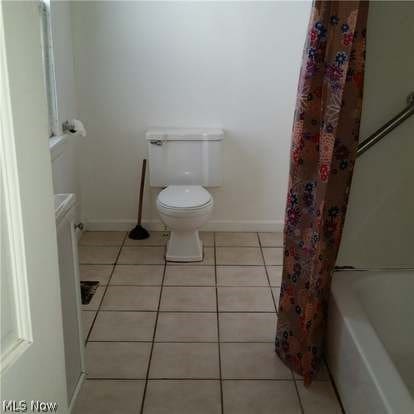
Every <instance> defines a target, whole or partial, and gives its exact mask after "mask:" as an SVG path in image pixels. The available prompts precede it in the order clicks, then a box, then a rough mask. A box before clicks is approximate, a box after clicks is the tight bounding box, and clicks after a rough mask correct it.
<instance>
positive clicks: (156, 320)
mask: <svg viewBox="0 0 414 414" xmlns="http://www.w3.org/2000/svg"><path fill="white" fill-rule="evenodd" d="M165 249H166V247H165ZM165 249H164V254H165ZM166 270H167V262H166V261H165V262H164V271H163V274H162V281H161V289H160V295H159V298H158V307H157V314H156V316H155V324H154V333H153V335H152V343H151V350H150V354H149V357H148V366H147V373H146V377H145V385H144V391H143V393H142V401H141V408H140V414H143V412H144V404H145V398H146V396H147V389H148V377H149V373H150V369H151V362H152V354H153V352H154V345H155V335H156V333H157V325H158V318H159V315H160V312H159V311H160V307H161V299H162V291H163V288H164V280H165V273H166Z"/></svg>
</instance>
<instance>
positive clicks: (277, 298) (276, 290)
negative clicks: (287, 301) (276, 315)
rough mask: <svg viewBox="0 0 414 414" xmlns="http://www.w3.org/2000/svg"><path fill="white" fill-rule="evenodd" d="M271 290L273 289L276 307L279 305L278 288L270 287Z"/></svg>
mask: <svg viewBox="0 0 414 414" xmlns="http://www.w3.org/2000/svg"><path fill="white" fill-rule="evenodd" d="M272 291H273V297H274V298H275V304H276V308H278V307H279V296H280V288H272ZM276 310H277V309H276Z"/></svg>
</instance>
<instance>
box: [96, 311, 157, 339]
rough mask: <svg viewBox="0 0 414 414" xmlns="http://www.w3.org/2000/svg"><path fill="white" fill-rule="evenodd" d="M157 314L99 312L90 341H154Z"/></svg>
mask: <svg viewBox="0 0 414 414" xmlns="http://www.w3.org/2000/svg"><path fill="white" fill-rule="evenodd" d="M155 318H156V312H116V311H109V312H102V311H101V312H99V313H98V316H97V318H96V321H95V324H94V326H93V329H92V332H91V334H90V336H89V341H152V338H153V335H154V327H155Z"/></svg>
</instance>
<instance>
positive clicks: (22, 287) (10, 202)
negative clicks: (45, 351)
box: [0, 7, 33, 371]
mask: <svg viewBox="0 0 414 414" xmlns="http://www.w3.org/2000/svg"><path fill="white" fill-rule="evenodd" d="M0 107H1V108H2V116H1V118H0V168H1V174H0V180H2V185H3V189H4V202H5V210H6V211H5V213H6V214H5V216H6V220H7V228H8V233H9V234H8V236H9V247H10V261H11V271H12V289H13V292H14V303H15V306H16V319H17V335H18V338H19V339H18V341H17V342H16V345H15V347H14V348H13V349H12V350H11V352H9V353H7V355H5V356H4V358H2V360H1V366H0V370H1V371H3V370H4V369H6V368H8V367H10V365H11V364H12V363H13V362H14V361H16V359H17V358H19V357H20V355H21V354H22V353H23V352H24V351H25V350H26V349H28V348H29V346H30V344H31V343H32V342H33V332H32V321H31V314H30V298H29V288H28V273H27V264H26V250H25V245H24V227H23V218H22V214H21V213H22V207H21V206H22V204H21V199H20V183H19V176H18V167H17V156H16V148H15V136H14V126H13V115H12V105H11V100H10V89H9V74H8V70H7V56H6V43H5V38H4V25H3V9H2V7H0Z"/></svg>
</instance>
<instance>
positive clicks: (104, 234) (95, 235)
mask: <svg viewBox="0 0 414 414" xmlns="http://www.w3.org/2000/svg"><path fill="white" fill-rule="evenodd" d="M125 236H126V232H125V231H85V232H84V233H83V234H82V237H81V239H80V240H79V245H80V246H121V245H122V243H123V242H124V239H125Z"/></svg>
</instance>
